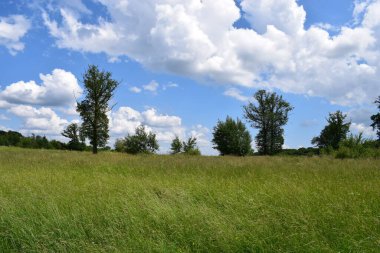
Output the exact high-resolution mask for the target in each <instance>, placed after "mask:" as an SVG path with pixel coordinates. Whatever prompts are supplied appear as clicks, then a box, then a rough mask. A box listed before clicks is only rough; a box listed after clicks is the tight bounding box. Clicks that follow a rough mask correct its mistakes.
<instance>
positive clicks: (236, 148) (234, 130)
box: [212, 116, 253, 156]
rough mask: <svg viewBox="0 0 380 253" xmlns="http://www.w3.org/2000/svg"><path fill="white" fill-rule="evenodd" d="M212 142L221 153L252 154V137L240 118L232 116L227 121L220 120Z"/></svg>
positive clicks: (215, 128)
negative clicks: (234, 118) (235, 118)
mask: <svg viewBox="0 0 380 253" xmlns="http://www.w3.org/2000/svg"><path fill="white" fill-rule="evenodd" d="M213 136H214V137H213V139H212V142H213V143H214V144H215V146H214V149H217V150H218V151H219V152H220V154H221V155H236V156H246V155H249V154H252V153H253V151H252V147H251V142H252V138H251V135H250V134H249V132H248V130H247V129H246V127H245V125H244V124H243V122H241V121H240V119H237V120H236V121H235V120H233V119H232V118H231V117H228V116H227V118H226V121H224V122H223V121H220V120H219V121H218V123H217V125H216V126H215V127H214V131H213Z"/></svg>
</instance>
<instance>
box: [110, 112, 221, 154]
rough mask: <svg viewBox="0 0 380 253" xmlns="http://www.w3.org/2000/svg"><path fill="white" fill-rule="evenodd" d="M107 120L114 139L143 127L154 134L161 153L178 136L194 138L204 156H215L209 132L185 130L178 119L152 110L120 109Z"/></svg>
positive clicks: (195, 129)
mask: <svg viewBox="0 0 380 253" xmlns="http://www.w3.org/2000/svg"><path fill="white" fill-rule="evenodd" d="M109 119H110V131H111V134H112V136H114V137H116V138H122V137H125V136H126V135H128V134H133V133H134V132H135V129H136V127H138V126H140V125H144V126H145V127H146V129H147V131H152V132H154V133H155V134H156V136H157V140H158V141H159V142H160V145H161V147H163V148H162V149H161V150H160V151H161V152H163V153H165V152H167V151H168V150H169V146H168V145H169V144H170V143H171V141H172V140H173V139H174V137H175V136H179V137H180V138H181V139H182V140H185V139H186V138H189V137H196V138H197V142H198V145H199V147H200V149H201V150H202V152H203V153H204V154H216V152H215V151H214V150H212V147H211V143H210V141H209V139H210V130H209V129H208V128H206V127H204V126H202V125H196V126H194V127H190V128H186V127H185V126H183V125H182V119H181V118H180V117H178V116H173V115H166V114H160V113H158V112H157V110H156V109H154V108H150V109H147V110H145V111H143V112H139V111H137V110H135V109H133V108H131V107H120V108H119V109H118V110H116V111H114V112H111V113H110V115H109ZM111 142H112V141H111ZM111 144H113V143H111ZM165 149H166V150H165Z"/></svg>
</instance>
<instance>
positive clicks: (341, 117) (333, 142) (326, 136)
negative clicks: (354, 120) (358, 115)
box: [311, 111, 351, 150]
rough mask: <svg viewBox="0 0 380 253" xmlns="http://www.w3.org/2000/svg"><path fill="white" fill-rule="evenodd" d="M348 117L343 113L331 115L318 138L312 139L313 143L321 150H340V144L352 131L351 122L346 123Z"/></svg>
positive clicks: (338, 112)
mask: <svg viewBox="0 0 380 253" xmlns="http://www.w3.org/2000/svg"><path fill="white" fill-rule="evenodd" d="M346 117H347V115H345V114H343V113H342V112H341V111H337V112H335V113H330V116H329V118H328V119H327V123H328V124H327V126H325V128H324V129H323V130H322V132H321V134H320V135H319V136H318V137H314V138H313V139H312V141H311V143H312V144H313V145H316V146H318V147H319V148H327V147H332V148H333V149H335V150H336V149H338V148H339V143H340V142H341V141H343V140H345V139H346V138H347V134H348V132H349V129H350V125H351V122H345V119H346Z"/></svg>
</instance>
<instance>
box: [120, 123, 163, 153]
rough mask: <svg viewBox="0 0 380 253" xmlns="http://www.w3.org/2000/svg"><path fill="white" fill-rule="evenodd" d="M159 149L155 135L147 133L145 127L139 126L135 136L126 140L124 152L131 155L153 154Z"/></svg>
mask: <svg viewBox="0 0 380 253" xmlns="http://www.w3.org/2000/svg"><path fill="white" fill-rule="evenodd" d="M158 149H159V145H158V143H157V140H156V135H155V134H154V133H151V132H149V133H147V132H146V131H145V127H144V126H139V127H137V128H136V130H135V134H134V135H129V134H128V136H127V137H125V139H124V151H125V152H127V153H129V154H139V153H144V154H152V153H155V152H156V151H157V150H158Z"/></svg>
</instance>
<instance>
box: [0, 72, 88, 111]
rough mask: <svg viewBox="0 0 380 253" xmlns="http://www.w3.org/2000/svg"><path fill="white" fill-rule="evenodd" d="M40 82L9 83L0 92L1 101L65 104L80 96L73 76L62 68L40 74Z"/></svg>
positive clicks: (31, 103) (47, 104) (6, 102)
mask: <svg viewBox="0 0 380 253" xmlns="http://www.w3.org/2000/svg"><path fill="white" fill-rule="evenodd" d="M40 79H41V80H42V83H41V84H40V85H38V84H37V83H36V82H35V81H29V82H24V81H19V82H17V83H13V84H10V85H9V86H7V87H5V89H4V90H3V91H1V92H0V99H1V100H2V102H1V103H3V104H4V106H6V105H7V104H28V105H42V106H65V105H71V104H73V103H74V102H75V97H78V96H80V94H81V92H82V89H81V88H80V86H79V84H78V81H77V79H76V78H75V76H74V75H73V74H72V73H70V72H67V71H65V70H62V69H55V70H53V72H52V74H47V75H43V74H40Z"/></svg>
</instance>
